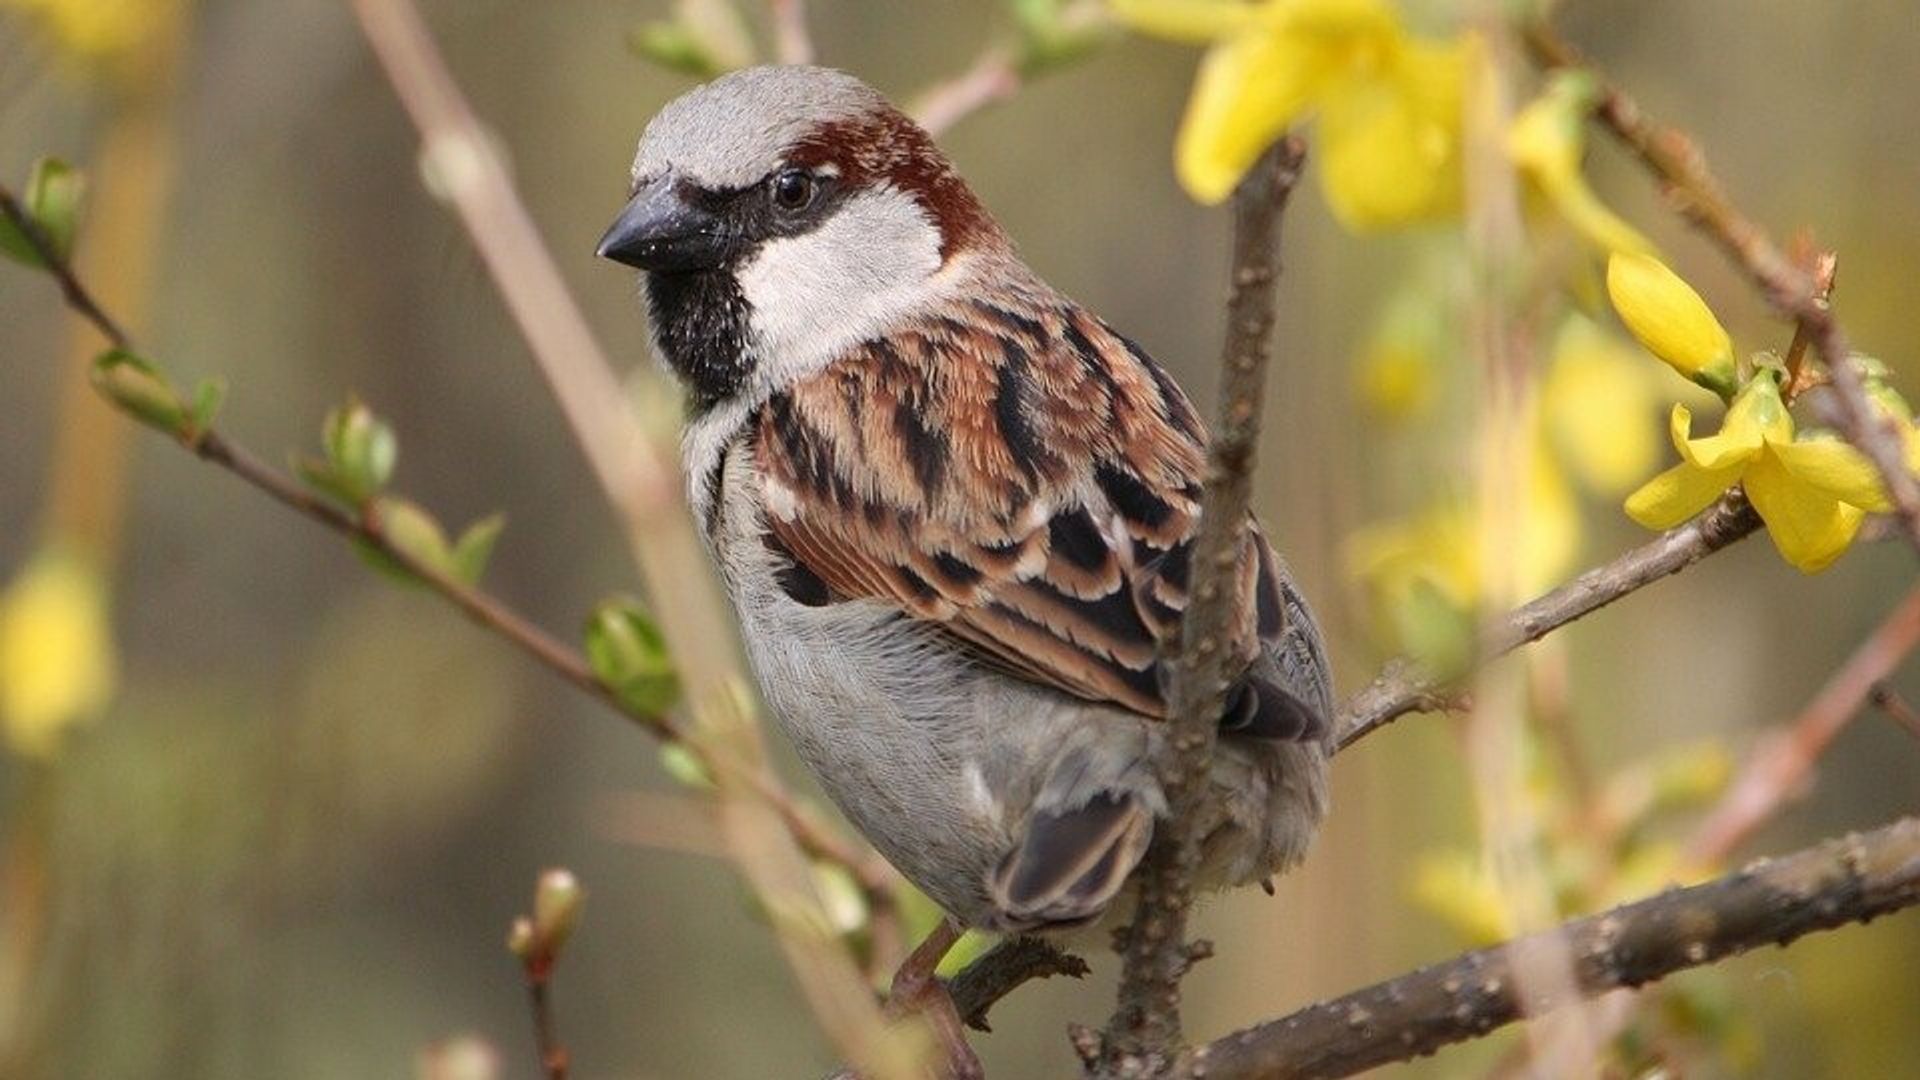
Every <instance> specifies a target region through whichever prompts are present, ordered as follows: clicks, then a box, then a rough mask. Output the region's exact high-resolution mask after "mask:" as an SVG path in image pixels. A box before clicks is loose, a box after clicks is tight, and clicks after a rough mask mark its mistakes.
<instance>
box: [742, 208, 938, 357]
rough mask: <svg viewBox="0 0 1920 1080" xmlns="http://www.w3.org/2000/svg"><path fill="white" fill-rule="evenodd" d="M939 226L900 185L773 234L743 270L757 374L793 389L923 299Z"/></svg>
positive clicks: (934, 264)
mask: <svg viewBox="0 0 1920 1080" xmlns="http://www.w3.org/2000/svg"><path fill="white" fill-rule="evenodd" d="M939 269H940V230H939V228H938V227H937V226H935V225H934V223H933V221H932V220H931V219H930V218H928V216H927V214H926V211H924V210H922V209H921V208H920V204H919V203H918V202H915V201H914V199H913V197H912V196H910V195H907V194H905V193H903V192H900V191H897V190H895V189H893V188H883V189H881V190H879V191H871V192H863V193H861V194H858V195H855V196H853V197H852V198H850V199H848V200H847V202H846V203H845V204H844V205H842V206H841V207H840V208H839V209H838V210H836V211H835V212H834V213H833V215H832V216H831V217H829V218H827V220H826V221H825V222H823V223H822V224H821V225H820V227H819V228H816V229H814V230H813V231H812V232H809V233H806V234H804V235H801V236H791V237H783V238H781V239H777V240H769V241H767V242H766V243H765V244H764V245H762V246H761V248H760V251H759V253H758V254H757V255H755V256H754V258H753V260H752V261H751V262H749V263H747V264H746V265H744V266H742V267H741V268H740V270H739V273H738V279H739V282H740V290H741V292H742V294H744V295H745V296H746V299H747V303H748V304H750V305H752V309H753V314H752V318H751V326H752V338H753V344H754V352H755V355H756V357H757V359H758V360H759V366H758V370H757V372H756V377H757V378H758V379H759V380H760V381H761V382H762V383H763V384H764V385H765V386H767V387H770V388H771V387H781V386H788V385H791V384H792V383H793V381H794V380H795V379H798V378H801V377H803V376H805V375H809V374H812V373H813V372H815V371H818V370H820V369H821V368H823V367H825V366H827V364H829V363H831V362H832V361H834V360H835V359H837V358H839V357H840V356H841V355H843V354H844V353H846V352H847V350H849V349H851V348H853V347H854V346H856V345H858V344H860V343H861V342H863V341H866V340H868V339H870V338H873V337H876V336H878V335H880V334H881V333H883V332H885V331H887V330H889V329H891V328H892V327H893V326H894V325H896V324H897V323H898V322H899V320H900V319H901V318H903V317H904V316H906V315H908V314H910V313H912V312H913V311H914V310H915V309H916V308H920V307H922V306H923V305H925V304H926V302H927V301H928V299H929V296H928V279H929V278H931V277H933V276H934V274H935V273H937V272H938V271H939Z"/></svg>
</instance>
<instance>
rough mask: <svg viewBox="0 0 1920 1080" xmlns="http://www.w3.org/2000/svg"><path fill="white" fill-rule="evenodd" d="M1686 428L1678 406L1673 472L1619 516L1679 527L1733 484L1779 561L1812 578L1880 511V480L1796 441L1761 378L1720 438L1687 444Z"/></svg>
mask: <svg viewBox="0 0 1920 1080" xmlns="http://www.w3.org/2000/svg"><path fill="white" fill-rule="evenodd" d="M1692 423H1693V416H1692V414H1691V413H1690V412H1688V410H1687V408H1686V406H1684V405H1675V406H1674V407H1673V418H1672V423H1671V428H1672V436H1673V445H1674V448H1675V449H1677V450H1678V451H1680V457H1681V458H1682V460H1681V462H1680V464H1678V465H1675V466H1674V467H1673V468H1671V469H1668V470H1667V471H1666V472H1663V473H1661V474H1660V475H1659V476H1656V477H1654V478H1653V479H1652V480H1649V481H1647V483H1646V484H1645V485H1644V486H1642V487H1641V488H1640V489H1639V490H1638V491H1635V492H1634V493H1633V494H1632V495H1629V496H1628V497H1627V505H1626V509H1627V513H1628V515H1630V516H1631V517H1632V518H1633V519H1634V520H1635V521H1637V522H1639V523H1640V524H1642V525H1645V526H1646V527H1648V528H1650V529H1669V528H1672V527H1673V526H1675V525H1678V524H1680V523H1681V522H1683V521H1685V520H1687V519H1688V518H1690V517H1692V516H1693V515H1695V514H1697V513H1699V512H1700V511H1701V510H1704V509H1705V508H1706V507H1707V506H1708V505H1709V504H1710V503H1712V502H1713V501H1714V500H1715V499H1716V498H1719V496H1720V494H1721V493H1722V492H1724V491H1726V490H1727V489H1728V488H1730V487H1732V486H1733V485H1734V484H1736V483H1737V484H1740V485H1742V486H1743V487H1744V488H1745V489H1746V492H1747V498H1748V499H1750V500H1752V502H1753V508H1754V509H1755V510H1756V511H1758V512H1759V514H1760V518H1761V520H1763V521H1764V522H1766V526H1767V534H1768V535H1769V536H1771V537H1773V544H1774V546H1775V547H1776V548H1778V549H1779V550H1780V554H1781V556H1782V557H1783V558H1785V559H1786V560H1787V561H1788V562H1790V563H1792V564H1793V565H1794V566H1796V567H1798V568H1799V569H1800V570H1802V571H1804V572H1806V573H1809V574H1811V573H1814V572H1815V571H1818V570H1822V569H1824V568H1825V567H1826V566H1827V565H1828V564H1830V563H1832V562H1833V560H1834V559H1836V558H1839V556H1840V553H1841V552H1843V551H1845V550H1846V549H1847V545H1849V544H1851V543H1853V537H1854V534H1855V533H1857V532H1858V531H1859V529H1860V519H1861V517H1862V516H1863V514H1864V512H1865V511H1869V510H1872V511H1884V510H1886V509H1887V508H1888V504H1887V497H1886V494H1885V492H1884V491H1883V490H1882V489H1881V486H1880V478H1879V475H1878V474H1877V473H1875V472H1874V470H1873V466H1872V465H1871V464H1870V463H1868V461H1867V460H1866V458H1865V457H1863V456H1862V455H1861V454H1860V452H1859V451H1857V450H1855V449H1853V448H1852V447H1851V446H1848V445H1847V444H1845V443H1843V442H1841V441H1839V440H1838V439H1835V438H1832V437H1830V436H1824V435H1812V436H1805V437H1799V438H1796V437H1795V434H1794V426H1793V417H1792V416H1791V415H1789V414H1788V412H1787V408H1786V406H1785V405H1784V404H1783V403H1782V402H1781V400H1780V388H1779V386H1778V385H1777V384H1776V383H1775V382H1774V380H1773V378H1772V376H1770V375H1765V374H1763V375H1761V376H1760V377H1759V378H1756V379H1754V380H1753V381H1752V382H1750V383H1748V384H1747V386H1746V387H1745V388H1744V389H1742V390H1741V391H1740V394H1739V396H1738V397H1736V398H1734V400H1733V405H1732V407H1730V408H1729V409H1728V410H1727V417H1726V420H1725V421H1724V422H1723V423H1722V424H1721V427H1720V432H1719V434H1717V435H1711V436H1707V437H1705V438H1699V439H1695V438H1692V437H1691V428H1692Z"/></svg>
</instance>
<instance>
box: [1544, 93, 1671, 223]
mask: <svg viewBox="0 0 1920 1080" xmlns="http://www.w3.org/2000/svg"><path fill="white" fill-rule="evenodd" d="M1590 95H1591V83H1590V80H1573V79H1566V78H1562V79H1560V80H1557V81H1556V82H1555V83H1554V84H1553V85H1552V86H1551V87H1550V88H1549V89H1548V91H1547V92H1546V93H1544V94H1542V95H1541V96H1540V97H1539V98H1538V99H1536V100H1535V101H1534V102H1533V103H1532V104H1530V105H1528V106H1527V107H1526V108H1525V109H1522V110H1521V111H1520V115H1519V116H1518V117H1515V118H1514V123H1513V128H1512V129H1511V130H1510V131H1509V132H1508V135H1507V153H1508V155H1509V156H1510V157H1511V158H1512V159H1513V162H1514V164H1515V165H1517V166H1518V167H1519V168H1520V170H1521V171H1522V172H1523V173H1525V174H1526V176H1527V178H1528V179H1529V180H1531V181H1532V182H1533V184H1534V185H1535V186H1536V187H1538V188H1539V189H1540V191H1542V192H1543V193H1545V195H1546V196H1547V198H1548V199H1549V200H1550V201H1552V203H1553V206H1554V209H1555V210H1556V211H1558V212H1559V214H1560V216H1561V217H1563V218H1565V219H1566V221H1567V223H1568V224H1570V225H1572V226H1573V227H1574V229H1575V230H1577V231H1578V232H1579V233H1580V234H1581V235H1582V236H1585V237H1586V238H1587V239H1588V240H1589V241H1591V242H1592V243H1594V244H1595V245H1597V246H1599V247H1600V248H1602V249H1604V250H1607V251H1625V252H1630V253H1635V254H1642V255H1651V254H1653V251H1654V247H1653V243H1652V241H1650V240H1648V239H1647V238H1646V237H1645V236H1642V235H1641V234H1640V232H1639V231H1638V230H1636V229H1635V228H1634V227H1633V226H1631V225H1629V224H1627V223H1626V221H1625V220H1624V219H1622V218H1621V217H1620V216H1619V215H1618V214H1615V213H1614V212H1613V211H1612V210H1610V209H1608V207H1607V205H1606V204H1605V203H1603V202H1601V201H1600V197H1599V196H1598V195H1595V194H1594V192H1593V188H1592V187H1590V186H1589V185H1588V184H1587V178H1586V175H1585V173H1583V172H1582V171H1581V167H1580V162H1581V157H1582V155H1583V154H1584V153H1585V151H1586V116H1587V109H1588V107H1589V103H1590V100H1591V96H1590Z"/></svg>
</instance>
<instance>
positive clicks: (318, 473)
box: [292, 454, 360, 507]
mask: <svg viewBox="0 0 1920 1080" xmlns="http://www.w3.org/2000/svg"><path fill="white" fill-rule="evenodd" d="M292 461H293V471H294V473H295V474H296V475H298V476H299V477H300V479H301V481H302V482H303V483H305V484H306V485H307V486H308V487H310V488H312V489H313V490H314V491H316V492H319V493H320V494H322V495H325V496H326V497H327V498H329V499H333V500H335V501H336V502H341V503H345V504H347V505H348V506H355V507H357V506H359V505H360V504H359V503H358V502H356V501H355V500H354V497H353V492H352V491H351V490H349V489H348V488H347V486H346V485H345V484H344V483H342V482H341V480H340V478H339V477H338V476H335V475H334V472H333V466H332V465H329V464H327V463H326V462H325V461H323V460H321V459H320V458H317V457H313V456H311V455H308V454H295V455H294V456H293V459H292Z"/></svg>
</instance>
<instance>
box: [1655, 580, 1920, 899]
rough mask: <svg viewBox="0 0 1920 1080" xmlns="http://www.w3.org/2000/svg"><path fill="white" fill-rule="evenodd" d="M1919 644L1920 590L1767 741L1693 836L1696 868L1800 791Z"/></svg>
mask: <svg viewBox="0 0 1920 1080" xmlns="http://www.w3.org/2000/svg"><path fill="white" fill-rule="evenodd" d="M1916 645H1920V589H1914V590H1913V591H1911V592H1909V593H1907V596H1906V599H1904V600H1902V601H1901V602H1900V604H1899V606H1897V607H1895V608H1894V609H1893V611H1891V612H1889V613H1888V615H1887V617H1886V618H1885V619H1884V620H1882V621H1881V623H1880V625H1879V626H1877V627H1875V628H1874V631H1873V633H1871V634H1869V635H1868V636H1867V639H1866V640H1865V641H1863V642H1861V643H1860V647H1859V648H1858V649H1855V650H1854V653H1853V655H1852V656H1851V657H1849V658H1848V659H1847V662H1846V663H1845V664H1842V665H1841V666H1840V669H1839V670H1838V671H1835V672H1834V673H1833V676H1832V677H1831V678H1829V679H1828V680H1827V682H1826V685H1825V686H1822V687H1821V688H1820V692H1819V693H1818V694H1816V695H1815V696H1814V698H1813V700H1812V701H1810V702H1808V703H1807V707H1806V708H1805V709H1802V710H1801V711H1800V715H1799V716H1798V717H1796V718H1795V719H1794V721H1793V722H1792V723H1791V724H1788V725H1787V726H1785V727H1783V728H1780V729H1778V730H1776V731H1773V732H1771V733H1769V734H1767V735H1766V736H1764V737H1763V738H1762V739H1761V741H1760V743H1759V744H1758V746H1757V748H1756V749H1755V751H1754V754H1753V757H1752V759H1751V760H1750V761H1749V762H1748V763H1747V765H1746V767H1745V768H1744V769H1742V770H1741V772H1740V775H1739V777H1738V778H1737V779H1736V780H1735V781H1734V783H1733V786H1732V787H1731V788H1729V789H1728V790H1727V793H1726V795H1725V796H1723V797H1722V798H1721V800H1720V803H1719V805H1718V806H1716V807H1715V808H1714V809H1713V811H1712V812H1711V813H1709V814H1708V815H1707V817H1706V820H1705V821H1703V822H1702V823H1701V825H1700V827H1699V829H1698V830H1696V831H1695V833H1694V837H1693V842H1692V843H1691V844H1690V845H1689V849H1688V853H1687V854H1688V857H1689V859H1690V861H1691V862H1692V863H1693V864H1694V865H1696V866H1703V867H1710V866H1714V865H1716V864H1718V863H1720V862H1722V861H1723V860H1725V859H1726V858H1727V856H1728V855H1730V854H1732V853H1733V851H1734V850H1735V849H1736V848H1738V847H1739V846H1740V844H1741V843H1742V842H1743V841H1745V840H1746V839H1747V838H1748V837H1750V836H1752V835H1753V832H1754V830H1755V829H1757V828H1759V827H1760V825H1761V823H1762V822H1764V821H1766V820H1767V819H1768V818H1770V817H1772V816H1773V814H1774V813H1775V812H1776V811H1777V810H1778V809H1779V808H1780V807H1781V805H1783V804H1784V803H1785V802H1786V801H1787V800H1788V799H1790V798H1792V797H1793V796H1794V795H1795V793H1797V792H1798V791H1800V789H1801V787H1802V785H1804V784H1805V782H1806V780H1807V778H1808V777H1809V776H1810V775H1811V774H1812V773H1813V768H1814V765H1815V764H1816V763H1818V762H1819V760H1820V757H1821V755H1823V754H1825V753H1826V751H1827V748H1828V747H1829V746H1831V745H1832V744H1833V740H1834V739H1835V738H1836V737H1837V736H1838V735H1839V734H1840V732H1841V731H1843V730H1845V728H1846V726H1847V725H1848V724H1849V723H1851V722H1852V721H1853V718H1854V717H1855V716H1858V715H1859V714H1860V712H1861V710H1862V709H1864V708H1866V706H1867V705H1868V703H1869V702H1870V701H1871V699H1872V698H1873V696H1874V691H1875V689H1876V688H1877V687H1878V686H1879V685H1880V681H1881V680H1882V679H1885V678H1887V677H1888V676H1890V675H1892V674H1893V672H1894V670H1895V669H1897V668H1898V667H1899V666H1900V661H1901V660H1903V659H1905V658H1906V656H1907V654H1909V653H1911V652H1912V651H1913V649H1914V647H1915V646H1916Z"/></svg>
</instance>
